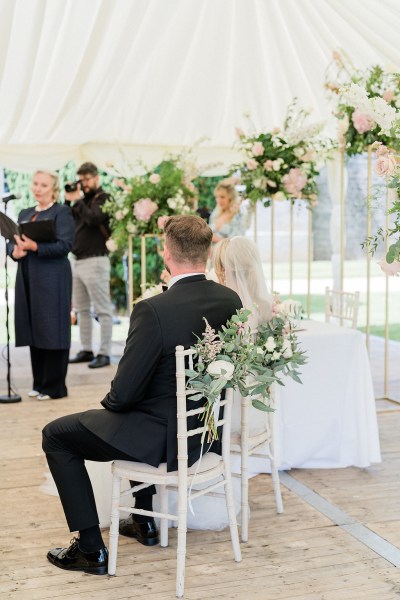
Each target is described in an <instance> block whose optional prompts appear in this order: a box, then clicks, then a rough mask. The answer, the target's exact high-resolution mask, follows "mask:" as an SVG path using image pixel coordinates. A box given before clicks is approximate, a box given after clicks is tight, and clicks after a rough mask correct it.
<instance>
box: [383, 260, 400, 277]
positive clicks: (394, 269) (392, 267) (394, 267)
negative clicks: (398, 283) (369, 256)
mask: <svg viewBox="0 0 400 600" xmlns="http://www.w3.org/2000/svg"><path fill="white" fill-rule="evenodd" d="M378 265H379V266H380V268H381V269H382V271H383V272H384V273H386V274H387V275H391V276H392V277H394V275H398V273H400V262H399V261H398V260H394V261H393V262H392V263H390V264H389V263H387V262H386V259H385V258H381V260H380V261H379V262H378Z"/></svg>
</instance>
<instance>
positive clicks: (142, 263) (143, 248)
mask: <svg viewBox="0 0 400 600" xmlns="http://www.w3.org/2000/svg"><path fill="white" fill-rule="evenodd" d="M140 269H141V284H140V287H141V294H144V292H145V291H146V280H147V273H146V236H145V235H142V236H141V251H140Z"/></svg>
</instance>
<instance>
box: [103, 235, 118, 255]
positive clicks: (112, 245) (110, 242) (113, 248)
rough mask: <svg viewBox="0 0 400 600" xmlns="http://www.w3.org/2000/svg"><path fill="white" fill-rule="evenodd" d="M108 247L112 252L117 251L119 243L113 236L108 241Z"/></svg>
mask: <svg viewBox="0 0 400 600" xmlns="http://www.w3.org/2000/svg"><path fill="white" fill-rule="evenodd" d="M106 247H107V250H109V251H110V252H115V251H116V250H117V249H118V246H117V243H116V242H115V241H114V240H113V239H112V238H110V239H109V240H107V241H106Z"/></svg>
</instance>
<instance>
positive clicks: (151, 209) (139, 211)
mask: <svg viewBox="0 0 400 600" xmlns="http://www.w3.org/2000/svg"><path fill="white" fill-rule="evenodd" d="M157 208H158V206H157V204H156V203H155V202H153V201H152V200H151V199H150V198H141V199H140V200H138V201H137V202H135V206H134V207H133V214H134V215H135V217H136V218H137V220H138V221H145V223H147V222H148V221H150V218H151V215H152V214H153V213H155V211H156V210H157Z"/></svg>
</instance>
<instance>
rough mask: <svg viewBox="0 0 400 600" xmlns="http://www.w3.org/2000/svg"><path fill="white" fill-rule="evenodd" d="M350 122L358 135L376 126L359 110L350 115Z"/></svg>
mask: <svg viewBox="0 0 400 600" xmlns="http://www.w3.org/2000/svg"><path fill="white" fill-rule="evenodd" d="M351 120H352V121H353V125H354V128H355V129H356V131H358V133H365V132H366V131H370V130H371V129H373V128H374V127H375V125H376V123H375V121H373V120H372V119H371V118H370V117H369V116H368V115H366V114H365V113H363V112H361V111H360V109H359V108H357V110H355V111H354V112H353V114H352V115H351Z"/></svg>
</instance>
